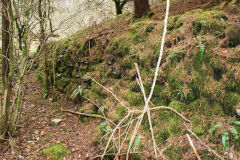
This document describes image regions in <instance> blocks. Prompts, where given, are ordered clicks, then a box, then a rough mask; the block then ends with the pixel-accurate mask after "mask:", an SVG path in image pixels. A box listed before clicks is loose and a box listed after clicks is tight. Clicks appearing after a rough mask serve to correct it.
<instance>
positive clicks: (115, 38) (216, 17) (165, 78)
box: [39, 9, 240, 159]
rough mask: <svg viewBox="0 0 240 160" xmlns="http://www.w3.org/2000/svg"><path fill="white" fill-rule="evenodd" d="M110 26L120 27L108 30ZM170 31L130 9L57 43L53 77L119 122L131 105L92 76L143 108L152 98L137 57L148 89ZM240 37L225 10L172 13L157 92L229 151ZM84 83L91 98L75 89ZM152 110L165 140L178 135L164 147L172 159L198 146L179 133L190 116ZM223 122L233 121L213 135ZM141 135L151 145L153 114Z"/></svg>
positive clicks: (239, 76)
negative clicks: (225, 138)
mask: <svg viewBox="0 0 240 160" xmlns="http://www.w3.org/2000/svg"><path fill="white" fill-rule="evenodd" d="M117 24H118V25H117ZM109 26H113V27H112V28H114V27H116V28H115V30H108V31H106V29H109ZM110 28H111V27H110ZM97 31H98V32H97ZM162 31H163V21H162V20H152V19H151V18H147V17H145V18H141V19H138V20H136V19H134V18H132V15H131V14H125V15H122V16H119V17H117V18H116V19H113V20H111V21H109V22H106V23H105V24H100V25H98V26H96V27H92V28H88V29H86V30H84V31H81V32H79V33H77V34H75V35H73V36H71V37H68V38H66V39H62V40H60V41H57V42H54V43H52V44H49V45H48V48H49V49H48V50H49V64H48V70H49V72H50V75H51V76H49V81H50V82H51V84H52V87H53V88H55V89H57V90H58V91H60V92H62V93H65V94H66V95H67V97H68V98H72V99H73V100H74V101H76V102H78V103H80V104H82V106H83V107H82V108H84V110H83V109H82V108H80V110H81V112H87V113H94V114H95V113H98V112H100V111H99V110H98V108H96V107H94V105H90V102H89V101H87V100H86V98H89V99H91V100H92V101H93V102H95V103H97V104H98V105H100V106H101V109H102V108H104V112H105V113H106V114H107V116H108V117H109V118H110V119H112V120H113V121H114V122H119V120H120V119H121V118H123V117H124V115H125V114H126V110H125V109H124V108H121V106H120V105H118V104H117V102H116V101H115V100H114V99H113V97H111V95H110V94H108V93H107V92H106V91H105V90H104V89H103V88H101V87H100V86H99V85H97V84H96V83H95V82H93V81H92V80H90V79H89V78H87V77H86V76H85V75H89V76H91V77H92V78H94V79H95V80H96V81H98V82H99V83H101V84H102V85H104V86H106V87H108V88H111V89H112V91H113V92H114V93H116V94H117V95H118V97H119V98H120V99H121V100H122V101H123V102H124V103H125V104H126V105H128V106H129V107H130V108H138V109H139V108H141V107H143V105H144V98H143V96H142V94H141V90H140V88H139V86H138V84H137V82H136V70H135V67H134V63H137V64H138V65H139V68H140V72H141V76H142V79H143V83H144V87H145V90H146V92H147V94H148V93H149V92H150V89H151V84H152V78H153V74H154V71H155V66H156V62H157V58H158V55H159V47H160V44H161V35H162ZM239 37H240V27H239V25H236V24H234V23H233V21H232V18H231V17H230V16H229V15H228V13H225V12H224V11H221V10H217V11H216V10H212V11H211V10H210V11H204V10H202V9H198V10H193V11H190V12H187V13H185V14H183V15H178V16H173V17H169V23H168V34H167V37H166V42H165V51H164V55H163V58H162V63H161V68H160V74H159V77H158V80H157V84H156V88H155V91H154V94H153V98H152V103H153V104H154V105H155V106H161V105H164V106H170V107H173V108H174V109H176V110H177V111H178V112H180V113H182V114H183V115H184V116H186V117H187V118H188V119H190V120H191V121H192V130H193V131H194V132H195V133H196V134H197V135H198V136H199V137H200V138H202V139H206V137H209V140H210V139H211V137H213V136H215V140H214V141H211V143H212V144H214V145H216V146H217V147H216V148H217V150H218V151H220V152H221V151H224V148H223V146H222V145H221V134H222V133H223V131H225V130H227V126H229V125H228V124H230V120H236V118H237V117H236V113H235V109H237V108H240V103H239V102H240V94H239V91H240V68H239V66H240V57H239V56H240V50H239V47H240V40H239ZM40 71H41V66H40V67H39V72H40ZM39 75H41V74H39ZM79 86H80V87H81V89H82V95H83V96H84V97H86V98H85V99H84V98H81V97H78V98H76V97H75V98H73V96H71V95H72V93H73V92H74V90H76V89H77V88H78V87H79ZM86 106H88V107H86ZM89 107H90V109H89ZM152 114H153V127H154V130H155V134H156V140H157V144H158V145H159V146H161V145H163V146H164V145H166V144H170V143H171V142H173V141H175V142H177V143H176V144H174V145H171V147H170V148H167V149H166V150H165V151H164V154H165V155H166V156H167V157H168V158H169V159H183V156H184V154H186V153H188V152H190V151H191V148H190V147H187V146H188V143H182V144H181V141H179V137H181V136H182V135H185V126H184V121H183V120H182V119H181V118H180V117H179V116H177V115H176V114H175V113H172V112H170V111H165V110H159V111H155V112H154V113H152ZM217 123H221V124H222V125H223V126H224V124H226V125H225V126H224V128H223V129H222V130H221V131H220V132H219V133H217V134H216V135H213V134H211V133H210V132H209V130H210V129H211V128H212V127H213V126H214V125H215V124H217ZM101 125H105V124H104V123H101V124H100V127H99V128H101V129H102V128H104V127H101ZM235 127H236V128H237V130H240V128H239V127H238V126H235ZM105 129H106V128H105ZM102 132H106V130H102V131H101V132H98V133H97V134H96V136H97V137H98V136H101V134H102ZM141 134H142V135H144V137H145V139H144V140H145V142H146V143H145V145H143V144H142V147H140V149H142V151H144V147H148V146H149V145H150V144H149V143H150V142H149V141H148V140H149V139H150V133H149V126H148V121H147V118H144V123H143V125H142V128H141ZM97 137H95V139H96V141H98V140H99V138H97ZM183 144H185V145H183ZM230 145H231V146H232V147H233V148H235V150H237V148H239V147H240V145H239V140H236V139H231V140H230ZM140 152H141V151H140ZM199 154H201V155H202V158H203V159H214V156H209V154H208V152H207V150H201V151H199Z"/></svg>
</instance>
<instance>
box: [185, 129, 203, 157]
mask: <svg viewBox="0 0 240 160" xmlns="http://www.w3.org/2000/svg"><path fill="white" fill-rule="evenodd" d="M186 136H187V138H188V141H189V144H190V146H191V147H192V149H193V151H194V153H195V154H196V156H197V159H198V160H201V158H200V156H199V154H198V152H197V149H196V147H195V146H194V144H193V141H192V139H191V137H190V136H189V134H186Z"/></svg>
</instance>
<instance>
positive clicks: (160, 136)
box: [156, 129, 170, 145]
mask: <svg viewBox="0 0 240 160" xmlns="http://www.w3.org/2000/svg"><path fill="white" fill-rule="evenodd" d="M169 137H170V133H169V132H168V131H167V130H166V129H164V130H163V131H158V132H157V136H156V143H157V144H158V145H161V144H165V143H166V142H167V139H168V138H169Z"/></svg>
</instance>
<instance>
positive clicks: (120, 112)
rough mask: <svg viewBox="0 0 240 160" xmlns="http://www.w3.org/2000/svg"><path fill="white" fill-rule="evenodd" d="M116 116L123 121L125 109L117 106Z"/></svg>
mask: <svg viewBox="0 0 240 160" xmlns="http://www.w3.org/2000/svg"><path fill="white" fill-rule="evenodd" d="M116 114H117V115H118V116H119V118H120V119H123V118H124V117H125V116H126V108H125V107H123V106H119V107H118V108H117V109H116Z"/></svg>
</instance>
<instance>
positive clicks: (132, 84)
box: [129, 81, 141, 92]
mask: <svg viewBox="0 0 240 160" xmlns="http://www.w3.org/2000/svg"><path fill="white" fill-rule="evenodd" d="M129 88H130V90H131V91H132V92H141V89H140V87H139V85H138V83H137V81H131V82H130V83H129Z"/></svg>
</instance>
